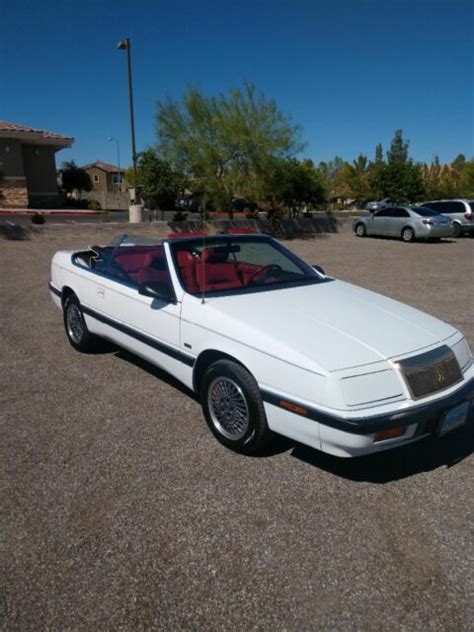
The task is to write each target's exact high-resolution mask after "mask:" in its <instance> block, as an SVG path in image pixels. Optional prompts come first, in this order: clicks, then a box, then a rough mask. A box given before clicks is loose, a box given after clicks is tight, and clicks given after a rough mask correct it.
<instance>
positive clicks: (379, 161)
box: [374, 143, 384, 165]
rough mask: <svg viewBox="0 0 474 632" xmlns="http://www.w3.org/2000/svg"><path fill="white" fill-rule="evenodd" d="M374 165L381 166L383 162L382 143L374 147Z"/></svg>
mask: <svg viewBox="0 0 474 632" xmlns="http://www.w3.org/2000/svg"><path fill="white" fill-rule="evenodd" d="M374 162H375V164H376V165H381V164H383V162H384V160H383V147H382V143H378V145H377V146H376V147H375V160H374Z"/></svg>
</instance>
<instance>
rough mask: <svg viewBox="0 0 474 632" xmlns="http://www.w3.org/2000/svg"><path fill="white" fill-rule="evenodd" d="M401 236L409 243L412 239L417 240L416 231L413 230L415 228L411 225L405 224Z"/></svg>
mask: <svg viewBox="0 0 474 632" xmlns="http://www.w3.org/2000/svg"><path fill="white" fill-rule="evenodd" d="M401 238H402V241H404V242H405V243H407V244H408V243H410V242H411V241H415V231H414V230H413V228H410V227H409V226H405V228H404V229H403V230H402V234H401Z"/></svg>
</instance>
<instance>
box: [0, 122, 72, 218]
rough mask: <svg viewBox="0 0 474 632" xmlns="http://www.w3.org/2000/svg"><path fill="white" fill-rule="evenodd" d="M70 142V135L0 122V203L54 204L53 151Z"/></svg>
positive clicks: (56, 196) (56, 197) (17, 205)
mask: <svg viewBox="0 0 474 632" xmlns="http://www.w3.org/2000/svg"><path fill="white" fill-rule="evenodd" d="M73 142H74V138H72V137H71V136H64V135H63V134H56V133H54V132H48V131H45V130H42V129H36V128H34V127H28V126H26V125H17V124H16V123H9V122H7V121H0V174H1V180H0V194H1V195H0V206H2V207H4V208H7V207H9V208H26V207H30V208H35V207H38V208H46V207H48V206H52V207H54V206H56V205H57V204H58V202H59V201H60V199H61V198H60V195H59V192H58V186H57V182H56V152H58V151H60V150H61V149H65V148H66V147H71V145H72V144H73Z"/></svg>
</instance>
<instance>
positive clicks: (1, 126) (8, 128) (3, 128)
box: [0, 121, 74, 141]
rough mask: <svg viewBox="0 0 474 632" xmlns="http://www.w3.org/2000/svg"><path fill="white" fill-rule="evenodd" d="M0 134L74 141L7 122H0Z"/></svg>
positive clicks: (68, 137) (61, 135)
mask: <svg viewBox="0 0 474 632" xmlns="http://www.w3.org/2000/svg"><path fill="white" fill-rule="evenodd" d="M0 132H22V133H29V134H40V135H41V136H42V137H43V138H47V139H51V140H71V141H72V140H74V138H73V137H72V136H64V135H63V134H55V133H54V132H48V131H46V130H44V129H36V128H35V127H29V126H28V125H18V124H17V123H9V122H8V121H0Z"/></svg>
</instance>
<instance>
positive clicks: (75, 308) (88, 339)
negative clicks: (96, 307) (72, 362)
mask: <svg viewBox="0 0 474 632" xmlns="http://www.w3.org/2000/svg"><path fill="white" fill-rule="evenodd" d="M63 313H64V328H65V329H66V335H67V337H68V340H69V342H70V343H71V345H72V346H73V347H74V349H76V350H77V351H82V352H84V353H88V352H90V351H93V350H94V349H95V348H96V346H97V342H98V339H97V337H96V336H94V335H93V334H91V333H90V331H89V329H88V328H87V324H86V321H85V320H84V314H83V313H82V309H81V304H80V303H79V300H78V298H77V296H75V294H71V295H70V296H68V297H67V298H66V300H65V301H64V312H63Z"/></svg>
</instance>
